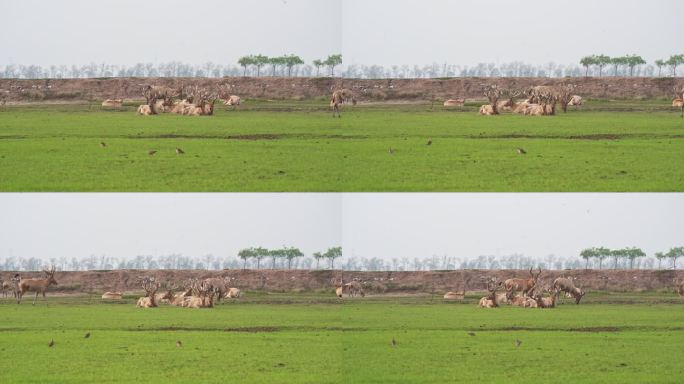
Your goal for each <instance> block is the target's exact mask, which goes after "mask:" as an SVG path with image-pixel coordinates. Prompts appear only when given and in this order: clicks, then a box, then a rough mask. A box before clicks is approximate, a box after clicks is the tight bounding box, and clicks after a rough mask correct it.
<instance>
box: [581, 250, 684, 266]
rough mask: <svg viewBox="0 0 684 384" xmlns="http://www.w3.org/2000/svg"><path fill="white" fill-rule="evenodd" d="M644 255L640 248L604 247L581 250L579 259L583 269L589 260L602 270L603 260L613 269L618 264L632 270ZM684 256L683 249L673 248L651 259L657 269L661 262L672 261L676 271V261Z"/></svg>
mask: <svg viewBox="0 0 684 384" xmlns="http://www.w3.org/2000/svg"><path fill="white" fill-rule="evenodd" d="M646 256H647V255H646V253H644V251H642V250H641V249H640V248H636V247H631V248H620V249H610V248H606V247H592V248H587V249H583V250H582V251H581V252H580V257H581V258H582V259H584V260H585V262H586V263H585V268H588V267H589V262H590V260H594V261H595V262H598V269H602V268H603V260H605V259H609V260H610V259H612V261H613V268H614V269H617V268H618V264H619V263H620V264H621V266H624V264H628V265H629V269H633V268H634V263H635V261H636V260H638V259H640V258H644V257H646ZM682 256H684V247H673V248H670V250H669V251H667V252H656V253H655V254H654V255H653V257H654V258H655V259H656V260H657V261H658V269H661V266H662V261H663V260H665V259H670V260H671V261H672V269H677V259H678V258H680V257H682Z"/></svg>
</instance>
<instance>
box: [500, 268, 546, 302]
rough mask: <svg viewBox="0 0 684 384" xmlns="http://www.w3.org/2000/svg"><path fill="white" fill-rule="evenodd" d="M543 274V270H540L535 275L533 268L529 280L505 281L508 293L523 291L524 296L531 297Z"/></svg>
mask: <svg viewBox="0 0 684 384" xmlns="http://www.w3.org/2000/svg"><path fill="white" fill-rule="evenodd" d="M541 272H542V271H541V268H539V272H538V273H537V274H536V275H535V274H534V273H532V267H530V277H529V278H528V279H508V280H506V281H504V286H505V288H506V291H507V292H511V294H513V293H515V292H517V291H521V292H522V295H523V296H527V295H529V293H530V292H532V290H533V289H534V287H535V286H536V285H537V280H538V279H539V275H541Z"/></svg>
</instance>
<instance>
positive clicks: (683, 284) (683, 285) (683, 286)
mask: <svg viewBox="0 0 684 384" xmlns="http://www.w3.org/2000/svg"><path fill="white" fill-rule="evenodd" d="M677 290H678V291H679V296H684V281H682V282H680V283H679V285H678V286H677Z"/></svg>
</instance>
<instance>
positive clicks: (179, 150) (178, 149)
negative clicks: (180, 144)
mask: <svg viewBox="0 0 684 384" xmlns="http://www.w3.org/2000/svg"><path fill="white" fill-rule="evenodd" d="M184 154H185V152H183V150H182V149H180V148H176V155H184Z"/></svg>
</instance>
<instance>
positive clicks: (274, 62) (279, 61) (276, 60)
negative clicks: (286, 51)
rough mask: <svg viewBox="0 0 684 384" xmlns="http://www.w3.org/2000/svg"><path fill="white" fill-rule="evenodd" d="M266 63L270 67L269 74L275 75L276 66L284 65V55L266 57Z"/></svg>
mask: <svg viewBox="0 0 684 384" xmlns="http://www.w3.org/2000/svg"><path fill="white" fill-rule="evenodd" d="M268 64H270V65H271V68H272V72H271V76H273V77H275V75H276V69H277V68H278V66H280V65H285V56H278V57H271V58H270V59H268Z"/></svg>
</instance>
